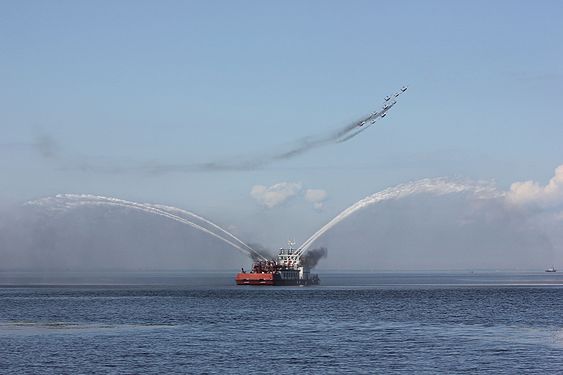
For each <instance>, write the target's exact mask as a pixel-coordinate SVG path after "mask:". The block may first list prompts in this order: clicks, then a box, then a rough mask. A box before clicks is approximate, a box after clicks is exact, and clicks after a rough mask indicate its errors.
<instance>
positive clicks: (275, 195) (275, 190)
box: [250, 182, 301, 208]
mask: <svg viewBox="0 0 563 375" xmlns="http://www.w3.org/2000/svg"><path fill="white" fill-rule="evenodd" d="M300 191H301V184H300V183H297V182H280V183H277V184H274V185H272V186H270V187H267V186H264V185H254V186H253V187H252V189H251V190H250V195H251V196H252V198H254V199H255V200H256V201H257V202H258V203H260V204H261V205H263V206H264V207H266V208H273V207H275V206H278V205H280V204H282V203H283V202H285V201H287V200H288V199H289V198H291V197H293V196H295V195H297V194H299V192H300Z"/></svg>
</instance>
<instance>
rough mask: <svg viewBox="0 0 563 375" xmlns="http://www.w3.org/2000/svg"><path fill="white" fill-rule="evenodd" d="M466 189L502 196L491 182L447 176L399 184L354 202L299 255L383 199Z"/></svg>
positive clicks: (330, 222)
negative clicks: (362, 210) (339, 225)
mask: <svg viewBox="0 0 563 375" xmlns="http://www.w3.org/2000/svg"><path fill="white" fill-rule="evenodd" d="M464 191H470V192H473V193H474V194H476V195H477V196H479V197H483V198H484V197H497V196H501V195H502V193H499V192H498V191H497V190H496V188H495V187H494V185H492V184H491V183H483V182H478V183H470V182H461V181H452V180H448V179H446V178H435V179H429V178H426V179H422V180H418V181H414V182H409V183H406V184H401V185H397V186H394V187H391V188H388V189H385V190H382V191H380V192H377V193H375V194H372V195H369V196H367V197H365V198H363V199H361V200H359V201H358V202H356V203H354V204H353V205H351V206H350V207H348V208H347V209H345V210H344V211H342V212H340V213H339V214H338V215H337V216H336V217H335V218H334V219H332V220H331V221H329V222H328V223H327V224H326V225H324V226H323V227H322V228H321V229H319V230H318V231H316V232H315V233H314V234H313V235H312V236H311V237H309V238H308V239H307V240H306V241H305V242H303V244H302V245H301V246H299V248H298V250H297V254H298V255H302V254H303V253H305V252H306V251H307V249H309V247H310V246H311V245H312V244H313V242H315V241H316V240H317V239H318V238H319V237H321V236H322V235H323V234H325V233H326V232H327V231H328V230H329V229H331V228H332V227H334V226H335V225H336V224H338V223H340V222H341V221H342V220H344V219H345V218H347V217H348V216H350V215H352V214H353V213H355V212H356V211H358V210H360V209H362V208H365V207H367V206H370V205H372V204H376V203H379V202H382V201H386V200H390V199H399V198H404V197H408V196H411V195H414V194H421V193H434V194H439V195H443V194H451V193H460V192H464Z"/></svg>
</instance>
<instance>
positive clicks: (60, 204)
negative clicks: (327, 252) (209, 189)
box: [26, 194, 267, 260]
mask: <svg viewBox="0 0 563 375" xmlns="http://www.w3.org/2000/svg"><path fill="white" fill-rule="evenodd" d="M26 204H27V205H34V206H47V207H49V208H50V209H57V210H60V209H62V210H67V209H73V208H76V207H81V206H89V205H106V206H115V207H123V208H129V209H135V210H139V211H142V212H146V213H150V214H155V215H159V216H162V217H165V218H168V219H171V220H174V221H177V222H180V223H183V224H186V225H189V226H191V227H193V228H195V229H198V230H200V231H202V232H204V233H207V234H209V235H211V236H213V237H215V238H217V239H219V240H221V241H223V242H225V243H227V244H229V245H231V246H233V247H234V248H236V249H237V250H239V251H241V252H242V253H244V254H245V255H247V256H249V257H251V258H253V259H254V258H260V259H262V260H267V258H266V257H265V256H264V255H262V254H260V253H258V252H257V251H256V250H254V249H252V248H251V247H250V246H248V245H247V244H245V243H244V242H243V241H241V240H240V239H238V238H237V237H236V236H234V235H233V234H232V233H229V232H228V231H226V230H224V229H223V228H221V227H219V226H218V225H216V224H214V223H213V222H211V221H209V220H207V219H205V218H203V217H201V216H199V215H196V214H193V213H191V212H189V211H185V210H181V209H179V208H176V207H170V206H163V207H166V208H167V209H169V210H177V211H178V212H182V213H183V214H185V215H188V216H192V217H194V218H196V219H198V220H201V221H203V222H204V223H206V224H207V225H210V226H211V227H213V228H215V229H217V230H219V231H220V232H222V233H224V234H226V235H228V236H229V237H230V238H231V239H233V240H235V241H236V243H235V242H233V241H231V240H229V239H226V238H224V237H223V236H221V235H219V234H217V233H215V232H213V231H211V230H209V229H207V228H204V227H202V226H201V225H198V224H196V223H194V222H193V221H190V220H188V219H186V218H183V217H180V216H177V215H174V214H172V213H170V212H166V211H165V210H163V209H160V208H158V207H157V205H149V204H143V203H137V202H132V201H126V200H123V199H118V198H111V197H103V196H96V195H88V194H82V195H79V194H59V195H56V196H55V197H54V198H53V197H48V198H42V199H38V200H35V201H30V202H27V203H26Z"/></svg>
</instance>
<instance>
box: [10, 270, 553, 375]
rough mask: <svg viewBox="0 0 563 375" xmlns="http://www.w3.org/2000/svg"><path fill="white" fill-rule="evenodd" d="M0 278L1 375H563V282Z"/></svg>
mask: <svg viewBox="0 0 563 375" xmlns="http://www.w3.org/2000/svg"><path fill="white" fill-rule="evenodd" d="M232 277H233V275H232V274H227V273H214V274H194V273H188V274H185V273H162V274H158V273H128V274H115V273H111V274H110V273H107V274H103V273H100V274H94V273H92V274H71V273H66V274H62V275H55V274H49V275H45V274H42V275H38V274H27V273H3V274H0V373H2V374H20V373H21V374H92V373H96V374H176V373H177V374H200V373H278V374H295V373H306V374H311V373H318V374H331V373H332V374H337V373H338V374H340V373H369V374H373V373H383V374H387V373H427V374H434V373H437V372H440V373H494V374H499V373H505V374H514V373H523V372H526V373H563V275H561V274H543V273H537V274H533V273H488V274H487V273H483V274H473V273H467V274H463V273H453V274H436V273H432V274H430V273H429V274H422V273H394V274H393V273H380V274H325V275H322V274H321V282H322V283H323V285H321V286H318V287H284V288H281V287H237V286H234V285H232V284H233V280H232Z"/></svg>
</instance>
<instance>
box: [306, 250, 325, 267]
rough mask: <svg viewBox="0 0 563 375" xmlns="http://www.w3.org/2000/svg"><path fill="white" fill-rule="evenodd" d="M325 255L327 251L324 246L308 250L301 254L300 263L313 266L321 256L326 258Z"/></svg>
mask: <svg viewBox="0 0 563 375" xmlns="http://www.w3.org/2000/svg"><path fill="white" fill-rule="evenodd" d="M327 255H328V251H327V249H326V247H321V248H318V249H312V250H308V251H307V252H306V253H305V254H303V255H302V256H301V263H302V264H303V265H304V266H306V267H309V268H313V267H315V266H316V265H317V263H318V262H319V260H321V258H326V257H327Z"/></svg>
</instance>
